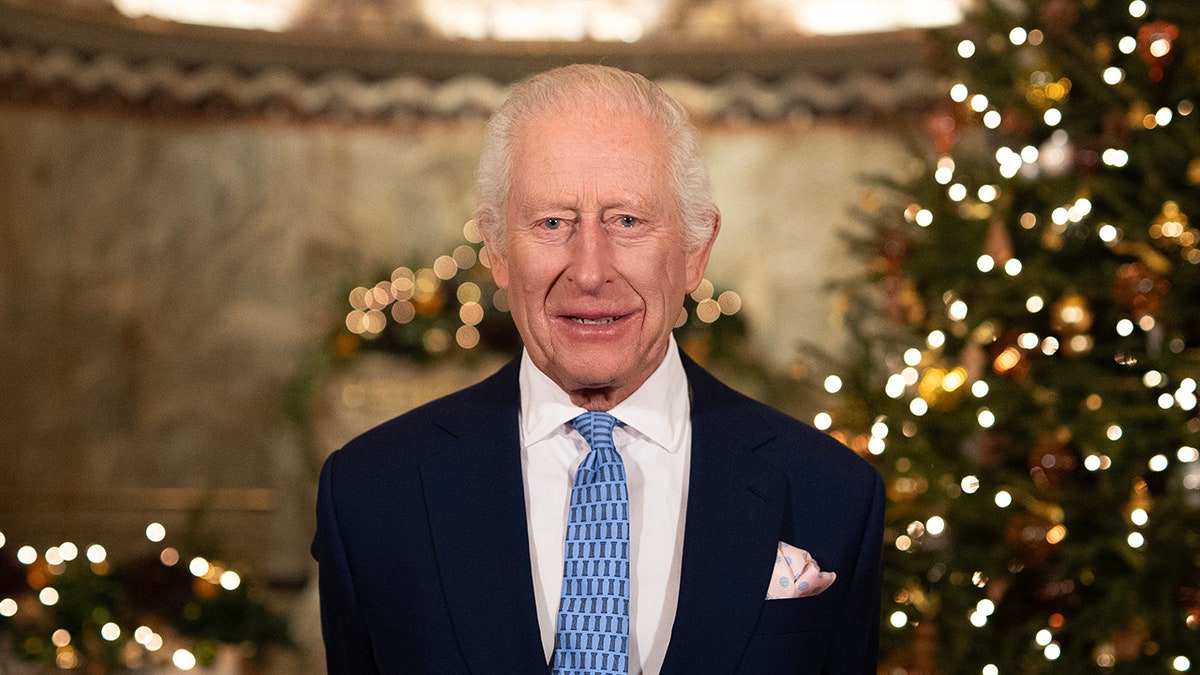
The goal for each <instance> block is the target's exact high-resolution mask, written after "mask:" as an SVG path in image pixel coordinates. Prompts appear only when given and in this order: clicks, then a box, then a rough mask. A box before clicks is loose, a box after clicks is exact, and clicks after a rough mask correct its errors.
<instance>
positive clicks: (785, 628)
mask: <svg viewBox="0 0 1200 675" xmlns="http://www.w3.org/2000/svg"><path fill="white" fill-rule="evenodd" d="M836 595H837V594H836V593H832V592H825V593H822V594H820V595H817V596H814V597H810V598H787V599H782V600H765V601H764V602H763V608H762V612H761V613H760V614H759V616H758V625H757V626H756V627H755V629H754V632H755V634H757V635H779V634H785V633H803V632H806V631H815V630H819V629H821V628H823V627H829V626H830V625H831V624H832V622H833V621H834V619H835V618H836V614H835V612H836V608H837V598H836Z"/></svg>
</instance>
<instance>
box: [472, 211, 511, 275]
mask: <svg viewBox="0 0 1200 675" xmlns="http://www.w3.org/2000/svg"><path fill="white" fill-rule="evenodd" d="M475 225H476V227H478V228H479V234H480V235H481V236H482V237H483V244H484V246H485V247H487V254H488V266H489V267H490V268H491V270H492V279H494V280H495V282H496V285H497V286H499V287H500V288H508V259H507V258H505V256H504V253H503V249H504V247H503V246H500V245H498V244H497V242H496V241H495V240H494V239H493V237H492V236H491V233H492V232H493V231H494V229H493V227H494V226H493V224H492V223H491V221H490V220H488V219H486V217H485V216H483V217H481V216H480V215H477V216H476V217H475Z"/></svg>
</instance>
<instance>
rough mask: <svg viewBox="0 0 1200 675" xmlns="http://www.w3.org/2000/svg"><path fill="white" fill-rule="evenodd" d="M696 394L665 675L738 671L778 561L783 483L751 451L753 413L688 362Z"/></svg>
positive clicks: (761, 433)
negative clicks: (675, 602) (676, 599)
mask: <svg viewBox="0 0 1200 675" xmlns="http://www.w3.org/2000/svg"><path fill="white" fill-rule="evenodd" d="M684 366H685V368H686V370H687V373H688V382H689V385H690V386H691V389H692V413H691V417H692V456H691V469H690V476H689V480H688V499H687V521H686V524H685V526H684V539H683V560H682V565H681V571H680V582H679V603H678V606H677V609H676V615H675V623H674V625H673V627H672V632H671V642H670V645H669V646H668V649H667V655H666V660H665V662H664V664H663V670H662V672H663V673H693V672H732V671H734V670H736V668H737V663H738V659H739V658H740V656H741V654H742V652H743V651H744V649H745V646H746V644H747V642H748V641H749V639H750V636H751V634H752V633H753V631H754V626H755V623H756V622H757V619H758V614H759V612H760V610H761V608H762V602H763V597H764V596H765V594H766V589H767V584H768V583H769V577H770V573H771V568H772V565H773V564H774V560H775V557H774V551H775V548H776V546H777V544H778V542H779V535H780V533H781V531H782V526H783V514H784V511H785V508H786V504H785V502H786V498H787V490H788V487H787V483H786V480H785V479H784V478H783V477H782V476H780V475H779V474H778V473H777V472H775V471H774V470H773V469H772V467H771V466H770V465H769V464H767V463H766V462H764V461H763V460H761V459H759V458H758V456H757V455H755V454H754V453H753V450H754V448H755V447H757V446H759V445H761V444H762V443H765V442H767V441H769V440H770V439H771V437H772V436H771V433H770V431H769V430H768V429H766V428H765V426H764V425H763V424H756V423H755V422H756V417H757V416H756V415H755V414H754V413H753V411H752V410H750V409H749V408H748V407H746V408H745V411H744V414H738V413H739V408H742V407H743V405H744V404H743V403H742V400H741V399H740V398H737V397H736V396H735V395H734V394H733V393H732V392H731V391H730V390H729V389H727V388H726V387H725V386H724V385H721V384H720V383H718V382H717V381H716V380H715V379H713V378H712V376H711V375H709V374H707V373H705V372H704V371H703V370H702V369H700V368H699V367H698V366H697V365H696V364H695V363H693V362H692V361H691V360H690V359H688V358H687V357H686V356H685V357H684Z"/></svg>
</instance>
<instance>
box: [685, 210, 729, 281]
mask: <svg viewBox="0 0 1200 675" xmlns="http://www.w3.org/2000/svg"><path fill="white" fill-rule="evenodd" d="M720 231H721V212H720V211H718V210H717V207H716V206H713V209H712V234H710V235H709V236H708V241H706V242H704V245H703V246H700V247H697V248H696V249H695V250H693V251H688V253H687V292H688V293H691V292H692V291H694V290H696V288H697V287H698V286H700V282H701V281H703V280H704V270H706V269H707V268H708V256H709V254H710V253H712V247H713V244H714V243H716V241H717V233H718V232H720Z"/></svg>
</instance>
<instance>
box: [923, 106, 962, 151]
mask: <svg viewBox="0 0 1200 675" xmlns="http://www.w3.org/2000/svg"><path fill="white" fill-rule="evenodd" d="M925 130H926V132H928V134H929V137H930V138H932V139H933V147H934V150H935V151H936V152H937V156H938V157H947V156H949V155H950V151H951V150H953V149H954V145H955V144H956V143H958V118H957V117H956V116H955V114H954V110H953V109H952V108H950V107H948V106H941V107H939V108H938V109H937V110H935V111H933V112H932V113H931V114H930V115H929V116H928V117H926V118H925Z"/></svg>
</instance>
